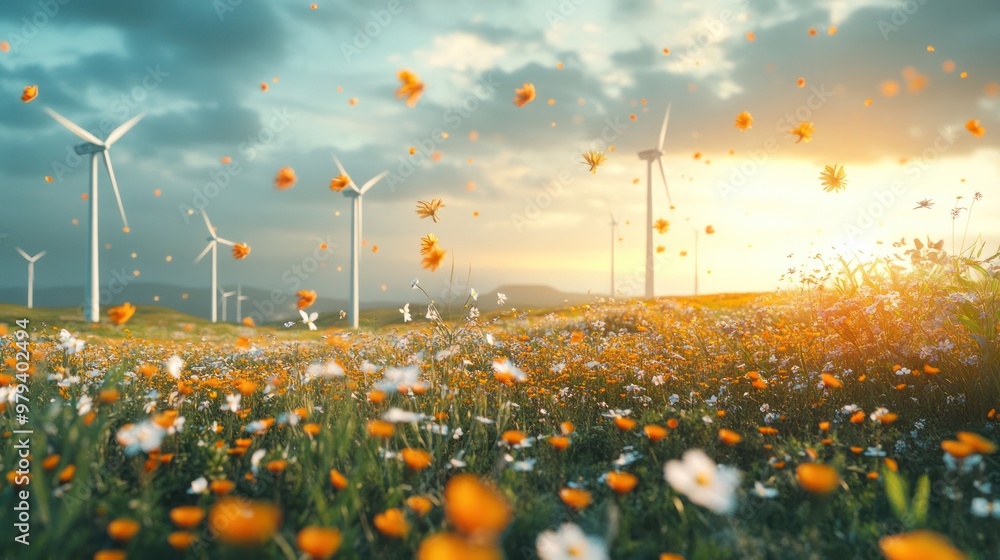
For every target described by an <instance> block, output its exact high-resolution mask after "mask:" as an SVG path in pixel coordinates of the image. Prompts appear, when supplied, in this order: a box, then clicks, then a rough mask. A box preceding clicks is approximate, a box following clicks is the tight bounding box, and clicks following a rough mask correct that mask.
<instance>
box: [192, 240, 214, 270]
mask: <svg viewBox="0 0 1000 560" xmlns="http://www.w3.org/2000/svg"><path fill="white" fill-rule="evenodd" d="M213 245H215V241H212V242H210V243H209V244H208V245H205V250H204V251H202V252H201V254H200V255H198V258H197V259H195V260H194V264H198V263H199V262H201V259H203V258H205V255H207V254H208V252H209V251H211V250H212V246H213Z"/></svg>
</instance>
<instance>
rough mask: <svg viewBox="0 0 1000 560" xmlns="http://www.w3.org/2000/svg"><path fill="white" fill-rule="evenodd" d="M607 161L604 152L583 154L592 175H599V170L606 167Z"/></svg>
mask: <svg viewBox="0 0 1000 560" xmlns="http://www.w3.org/2000/svg"><path fill="white" fill-rule="evenodd" d="M607 160H608V158H607V157H606V156H605V155H604V152H585V153H584V154H583V163H586V164H587V165H589V166H590V173H591V174H597V168H598V167H600V166H602V165H604V162H606V161H607Z"/></svg>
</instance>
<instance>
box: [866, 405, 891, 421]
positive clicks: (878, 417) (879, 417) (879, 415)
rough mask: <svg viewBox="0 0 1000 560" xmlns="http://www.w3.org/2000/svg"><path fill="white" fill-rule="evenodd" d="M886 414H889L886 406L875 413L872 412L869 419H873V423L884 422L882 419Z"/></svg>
mask: <svg viewBox="0 0 1000 560" xmlns="http://www.w3.org/2000/svg"><path fill="white" fill-rule="evenodd" d="M886 414H889V409H888V408H885V407H884V406H880V407H878V408H876V409H875V412H872V413H871V414H870V415H869V416H868V417H869V418H871V419H872V421H873V422H880V421H882V417H884V416H885V415H886Z"/></svg>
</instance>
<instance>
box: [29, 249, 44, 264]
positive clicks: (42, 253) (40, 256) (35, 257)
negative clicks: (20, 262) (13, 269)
mask: <svg viewBox="0 0 1000 560" xmlns="http://www.w3.org/2000/svg"><path fill="white" fill-rule="evenodd" d="M45 253H46V251H42V252H41V253H38V254H37V255H35V256H34V257H31V262H35V261H37V260H38V259H40V258H42V257H44V256H45Z"/></svg>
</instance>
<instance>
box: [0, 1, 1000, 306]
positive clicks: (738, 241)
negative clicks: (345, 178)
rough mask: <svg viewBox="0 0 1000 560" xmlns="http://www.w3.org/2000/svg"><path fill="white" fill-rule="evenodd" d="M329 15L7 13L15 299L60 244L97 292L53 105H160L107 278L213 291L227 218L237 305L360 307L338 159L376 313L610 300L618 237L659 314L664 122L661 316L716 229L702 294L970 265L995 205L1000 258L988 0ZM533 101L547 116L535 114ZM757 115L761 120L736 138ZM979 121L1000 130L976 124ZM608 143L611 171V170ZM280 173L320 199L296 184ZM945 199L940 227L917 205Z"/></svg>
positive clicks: (77, 178) (373, 5)
mask: <svg viewBox="0 0 1000 560" xmlns="http://www.w3.org/2000/svg"><path fill="white" fill-rule="evenodd" d="M314 6H315V9H313V8H312V6H310V4H309V3H307V2H299V1H274V2H243V1H241V0H214V1H212V2H209V1H204V2H132V1H103V2H83V1H81V0H6V1H5V2H3V6H2V7H0V40H2V41H6V42H7V43H8V45H9V47H10V49H9V51H8V52H0V153H2V154H3V156H2V157H0V271H3V272H2V273H0V288H10V287H18V286H24V285H25V284H26V273H25V272H26V271H25V269H26V263H25V262H24V260H23V259H22V258H21V257H20V256H19V255H18V254H17V252H16V251H15V250H14V248H15V247H21V248H23V249H24V250H25V251H27V252H29V253H32V254H34V253H37V252H40V251H43V250H44V251H47V255H46V256H45V257H44V258H43V259H42V260H40V261H39V263H38V264H37V265H36V286H37V287H52V286H66V285H82V284H83V281H84V279H85V277H86V271H87V260H86V259H87V251H86V247H87V240H86V239H87V228H88V215H89V214H88V201H86V200H84V199H83V196H82V195H84V193H86V192H87V191H88V188H89V187H88V180H89V179H88V172H87V168H88V165H87V162H85V161H83V160H80V159H79V158H77V157H74V155H73V154H72V147H73V146H74V145H75V144H77V143H79V141H78V140H77V138H76V137H75V136H73V135H72V134H71V133H70V132H69V131H67V130H66V129H65V128H63V127H62V126H60V125H59V124H58V123H56V122H55V121H54V120H53V119H52V118H50V117H49V116H48V115H47V114H46V113H45V112H44V108H45V107H50V108H52V109H54V110H55V111H58V112H59V113H61V114H62V115H65V116H66V117H68V118H69V119H71V120H73V121H74V122H76V123H78V124H80V125H81V126H83V127H85V128H87V129H88V130H91V131H93V132H94V133H95V134H96V135H97V136H99V137H101V138H104V137H106V135H107V134H108V133H109V132H110V131H111V130H112V129H113V128H114V127H116V126H117V125H118V124H120V123H122V122H124V121H126V120H128V119H129V118H132V117H134V116H136V115H138V114H140V113H145V118H144V119H143V120H142V121H140V122H139V124H138V125H137V126H135V128H134V129H132V130H131V131H130V132H128V133H127V134H126V135H125V136H124V137H123V138H122V139H121V140H119V141H118V142H117V143H116V144H115V146H114V148H113V149H112V150H111V153H112V161H113V163H114V166H115V171H116V174H117V178H118V182H119V184H120V188H121V193H122V199H123V203H124V207H125V211H126V213H127V215H128V219H129V222H130V226H131V231H130V232H129V233H124V232H123V231H122V223H121V219H120V217H119V216H118V211H117V208H116V204H115V202H114V196H113V193H112V190H111V188H110V187H111V185H110V183H109V181H108V178H107V175H106V172H105V170H104V168H103V165H102V167H101V171H100V173H101V175H100V191H99V194H100V196H99V212H100V219H99V223H100V239H101V244H102V247H104V248H102V251H101V259H102V260H101V275H102V282H104V283H106V282H108V281H110V279H111V278H112V275H113V273H123V274H133V275H136V274H138V276H137V277H135V276H134V278H135V279H136V281H150V282H152V281H155V282H165V283H171V284H178V285H182V286H191V287H196V288H197V287H202V288H206V289H207V287H208V286H209V282H210V269H209V266H208V263H207V262H202V263H199V264H194V263H193V260H194V258H195V257H196V256H197V255H198V253H199V252H201V250H202V249H203V247H204V246H205V243H206V236H207V232H206V228H205V225H204V223H203V222H202V221H201V217H200V215H199V214H200V212H201V211H202V210H204V211H205V212H206V213H207V214H208V215H209V216H210V218H211V220H212V222H213V224H214V225H215V226H216V227H217V228H218V233H219V235H221V236H223V237H225V238H228V239H231V240H234V241H241V242H246V243H248V244H249V245H250V246H251V247H252V253H251V255H250V256H249V257H248V258H246V259H245V260H241V261H235V260H233V259H232V258H231V257H230V256H229V255H228V254H226V253H222V254H220V259H219V271H220V272H219V274H220V282H221V284H222V285H224V286H229V285H235V284H236V283H238V282H239V283H242V284H243V285H245V286H246V285H251V286H255V287H260V288H265V289H274V290H282V291H290V290H293V289H297V288H299V287H303V288H311V289H314V290H316V291H317V292H319V293H320V294H321V295H322V296H327V297H335V298H343V297H346V295H347V286H348V240H349V227H350V221H349V216H350V205H349V204H350V201H349V200H348V199H347V198H346V197H344V196H343V195H342V194H340V193H336V192H332V191H331V190H330V188H329V183H330V180H331V178H333V177H334V176H336V175H337V174H338V172H337V170H336V166H335V165H334V163H333V159H332V156H334V155H336V156H337V157H338V158H339V159H340V160H341V161H342V162H343V164H344V166H345V167H346V169H347V171H348V174H349V175H350V176H351V177H352V178H354V179H355V180H357V182H358V183H359V184H360V183H361V182H362V181H364V180H367V179H368V178H369V177H372V176H374V175H376V174H378V173H379V172H381V171H383V170H386V171H388V172H389V175H388V176H387V178H386V179H383V181H382V182H380V183H379V184H377V185H376V186H375V187H374V188H373V189H372V190H371V191H370V193H369V194H368V195H367V196H366V197H365V203H364V243H365V245H364V247H363V251H362V260H361V262H362V268H361V286H362V298H363V299H389V300H398V301H401V302H402V301H415V300H414V298H413V293H412V292H411V290H410V280H411V279H412V278H414V277H417V278H420V280H421V283H422V284H423V285H425V286H428V287H430V288H431V289H430V291H432V292H434V291H435V290H437V289H443V288H444V287H446V286H447V284H448V282H449V278H450V277H451V274H450V271H451V268H452V263H453V264H454V269H455V271H456V273H455V275H454V276H455V277H456V282H457V283H459V284H460V285H464V283H465V277H466V275H467V274H469V270H470V269H471V282H470V285H471V286H473V287H477V288H479V289H480V290H488V289H491V288H493V287H495V286H500V285H504V284H545V285H549V286H552V287H555V288H557V289H560V290H563V291H567V292H587V291H592V292H593V293H598V294H606V293H608V292H609V290H610V286H609V284H610V278H609V268H610V261H611V244H612V242H613V243H614V245H615V266H616V278H615V282H616V285H615V289H616V290H617V291H620V293H621V294H622V295H626V296H627V295H636V294H641V293H642V288H643V283H642V278H643V272H642V271H643V266H644V262H645V261H644V254H645V253H644V252H645V231H646V224H645V208H646V204H645V198H646V168H645V162H643V161H641V160H640V159H639V158H638V156H637V153H638V152H639V151H642V150H644V149H649V148H655V147H656V142H657V139H658V138H657V137H658V134H659V128H660V124H661V122H662V119H663V116H664V113H665V111H666V109H667V106H668V104H669V105H670V106H671V107H672V109H671V117H670V121H669V128H668V131H667V136H666V141H665V144H664V149H663V151H664V156H663V163H664V166H665V170H666V177H667V181H668V184H669V189H670V196H671V198H672V200H673V203H674V206H675V208H674V209H671V208H670V205H669V204H668V202H667V194H666V192H665V189H664V185H663V184H662V181H661V179H660V178H659V177H654V181H653V206H654V211H653V214H654V219H655V218H663V219H666V220H669V221H670V223H671V225H670V229H669V231H668V232H667V233H665V234H662V235H661V234H656V235H655V236H654V238H655V239H654V242H655V244H656V245H657V246H662V247H663V251H662V253H658V255H657V264H656V269H655V271H656V293H657V295H675V294H676V295H683V294H690V293H691V292H692V290H693V278H694V275H695V272H696V271H695V268H694V261H693V251H694V239H695V236H694V233H693V232H694V231H695V230H698V231H701V232H702V233H701V235H700V236H699V245H698V248H699V266H698V270H697V273H698V276H699V281H700V291H701V292H702V293H710V292H744V291H765V290H772V289H775V288H776V287H778V286H779V282H778V279H779V277H780V276H781V274H782V273H783V272H785V270H786V269H787V268H788V267H789V266H792V265H794V264H799V263H801V262H803V261H804V259H805V257H806V256H807V255H809V254H813V253H816V252H819V251H835V252H836V251H848V252H849V251H852V250H867V249H871V248H877V247H884V245H883V246H879V245H877V242H878V241H884V242H888V241H891V240H898V239H900V238H903V237H905V238H914V237H920V238H924V237H925V236H928V235H929V236H930V237H932V238H933V239H938V238H944V239H946V243H947V247H946V248H950V246H951V240H952V228H953V225H955V226H956V228H957V230H958V231H959V235H958V236H957V239H956V240H955V243H956V245H960V244H961V241H962V239H961V237H962V236H961V232H962V231H963V229H964V227H965V221H966V218H968V217H969V214H968V211H967V210H966V211H964V212H963V213H962V214H961V216H960V218H959V219H958V220H957V221H953V220H952V217H951V213H950V209H951V208H952V207H953V206H955V205H956V203H957V205H958V206H959V207H964V208H968V207H969V203H970V202H971V201H972V200H971V199H972V196H973V194H974V193H976V192H980V193H982V200H980V201H978V202H976V205H975V207H974V210H973V212H972V214H971V221H970V224H969V232H970V234H969V235H970V237H967V243H968V242H969V241H971V239H973V238H975V237H976V236H978V235H982V239H983V240H984V241H985V242H986V243H987V244H988V250H994V249H995V248H996V247H997V244H998V242H1000V221H998V220H996V217H997V216H998V215H1000V192H998V189H997V177H998V176H1000V157H998V155H1000V127H998V124H1000V96H998V91H1000V86H998V85H997V84H998V82H1000V66H998V65H997V63H996V53H997V52H1000V6H998V5H997V4H996V2H995V0H963V1H961V2H946V1H944V0H909V1H908V2H899V1H892V0H829V1H792V0H761V1H754V0H699V1H667V0H659V1H648V2H647V1H639V0H616V1H597V0H561V1H556V0H552V1H545V0H540V1H539V0H510V1H507V2H489V3H484V2H449V1H444V0H441V1H437V0H434V1H432V0H424V1H420V2H416V1H413V0H386V1H382V0H377V1H372V2H347V1H330V0H326V1H323V0H320V1H319V2H317V4H315V5H314ZM832 27H835V30H834V29H831V28H832ZM811 29H812V30H814V31H815V33H811V32H810V30H811ZM832 31H835V32H833V33H831V32H832ZM665 49H667V50H665ZM404 69H406V70H409V71H411V72H413V73H414V74H416V75H417V76H419V78H420V79H421V80H422V81H423V82H424V83H425V91H424V94H423V96H422V97H421V98H420V99H419V101H418V102H417V104H416V106H414V107H408V106H407V105H406V103H404V101H403V100H400V99H398V98H397V97H396V95H395V91H396V88H397V87H398V86H399V84H400V82H399V81H398V79H397V73H398V72H399V71H400V70H404ZM963 76H964V77H963ZM799 78H803V79H804V81H805V84H804V86H803V87H799V84H798V83H797V82H798V80H799ZM525 83H532V84H534V86H535V88H536V91H537V98H536V99H535V100H534V101H532V102H531V103H528V104H527V105H525V106H523V107H518V106H516V105H515V104H514V103H513V99H514V91H515V89H516V88H520V87H522V85H523V84H525ZM35 84H37V85H38V86H39V94H38V97H37V98H36V99H34V100H33V101H31V102H30V103H24V102H22V101H21V99H20V97H21V93H22V91H23V89H24V87H25V86H28V85H35ZM262 84H266V85H267V90H266V91H263V89H264V88H263V87H262ZM869 99H870V103H868V104H866V100H869ZM743 111H747V112H750V113H751V114H752V116H753V119H754V121H753V126H752V127H751V128H749V129H747V130H742V131H741V130H740V129H738V128H737V127H735V126H734V122H735V119H736V116H737V115H738V114H739V113H741V112H743ZM973 119H977V120H978V121H979V123H980V125H981V126H982V127H983V128H984V129H985V135H983V136H981V137H977V136H976V135H973V134H972V133H970V131H969V130H967V129H966V123H967V122H968V121H970V120H973ZM800 121H807V122H812V123H814V125H815V134H814V136H813V138H812V140H811V141H810V142H808V143H807V142H800V143H797V142H796V137H795V136H793V135H791V134H789V129H791V128H794V127H796V126H797V125H798V123H799V122H800ZM445 136H446V137H445ZM411 148H415V149H416V153H415V154H413V155H410V153H409V150H410V149H411ZM591 150H595V151H603V152H605V155H606V156H607V162H606V164H605V165H603V166H601V167H600V168H598V170H597V172H596V173H595V174H591V173H590V172H589V171H588V166H587V165H585V164H584V163H583V158H582V154H583V152H586V151H591ZM224 157H229V158H231V163H230V164H228V165H226V164H223V163H222V158H224ZM828 165H840V166H843V167H844V169H845V170H846V173H847V179H848V183H847V187H846V189H845V190H843V191H841V192H832V193H831V192H825V191H824V190H823V187H822V186H821V181H820V179H819V175H820V172H821V171H823V169H824V167H825V166H828ZM286 166H287V167H292V168H293V169H294V170H295V173H296V175H297V177H298V181H297V183H296V185H295V186H294V187H292V188H290V189H287V190H278V189H276V188H275V186H274V177H275V175H276V173H277V171H278V170H279V169H280V168H283V167H286ZM47 176H48V177H51V178H52V181H51V182H48V181H46V179H45V178H46V177H47ZM958 196H962V197H964V198H962V199H960V200H956V197H958ZM431 198H440V199H442V200H443V201H444V204H445V206H444V208H443V209H442V210H441V211H440V213H439V214H440V216H441V221H440V222H439V223H433V222H432V221H431V220H428V219H421V218H419V217H418V216H417V214H416V213H415V212H414V210H415V208H416V202H417V201H418V200H430V199H431ZM923 199H930V200H932V201H933V203H934V204H933V206H932V207H931V208H930V209H914V207H915V206H916V201H918V200H923ZM609 212H611V213H613V214H614V215H615V216H616V218H617V220H618V222H619V229H618V230H617V232H616V233H615V234H614V236H613V234H612V230H611V226H610V224H609V222H610V219H609ZM709 225H711V226H712V227H713V228H714V230H715V233H714V234H712V235H706V234H705V233H704V231H705V229H704V228H705V227H706V226H709ZM428 233H434V234H435V235H436V236H437V237H438V238H439V239H440V244H441V246H442V247H443V248H444V249H446V250H447V251H448V257H447V259H448V260H447V261H446V264H445V265H444V266H442V267H441V268H440V269H438V270H437V271H434V272H431V271H427V270H424V269H422V268H421V265H420V255H419V247H420V238H421V237H422V236H425V235H427V234H428ZM612 240H613V241H612ZM323 243H325V244H326V247H327V248H326V249H321V247H322V245H321V244H323ZM376 247H377V252H375V248H376ZM956 248H957V247H956ZM682 252H686V256H682ZM790 254H791V255H793V257H791V258H789V255H790ZM313 265H317V266H313ZM307 269H311V270H309V271H308V272H306V270H307ZM463 289H464V288H463ZM141 303H148V302H141ZM161 303H164V304H167V305H169V302H161ZM39 304H40V305H44V302H39Z"/></svg>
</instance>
